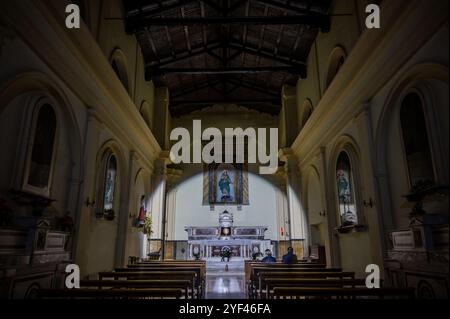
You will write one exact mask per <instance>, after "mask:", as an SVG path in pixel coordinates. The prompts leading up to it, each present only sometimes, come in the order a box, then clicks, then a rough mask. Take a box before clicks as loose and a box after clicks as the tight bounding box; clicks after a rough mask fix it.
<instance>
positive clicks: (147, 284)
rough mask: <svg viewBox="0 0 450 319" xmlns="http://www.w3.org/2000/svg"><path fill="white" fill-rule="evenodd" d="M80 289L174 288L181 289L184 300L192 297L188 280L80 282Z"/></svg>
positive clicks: (192, 293)
mask: <svg viewBox="0 0 450 319" xmlns="http://www.w3.org/2000/svg"><path fill="white" fill-rule="evenodd" d="M80 287H82V288H127V289H143V288H144V289H148V288H176V289H182V290H183V292H184V297H185V299H189V298H190V297H192V298H193V297H194V293H195V292H194V291H192V286H191V281H190V280H179V279H178V280H174V279H167V280H160V279H154V280H81V281H80Z"/></svg>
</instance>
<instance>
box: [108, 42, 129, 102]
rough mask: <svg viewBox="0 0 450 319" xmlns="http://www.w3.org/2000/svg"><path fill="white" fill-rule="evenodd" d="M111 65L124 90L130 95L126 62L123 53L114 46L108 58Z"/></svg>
mask: <svg viewBox="0 0 450 319" xmlns="http://www.w3.org/2000/svg"><path fill="white" fill-rule="evenodd" d="M109 62H110V63H111V67H112V69H113V70H114V72H115V73H116V75H117V77H118V78H119V80H120V82H121V83H122V85H123V87H124V88H125V90H126V91H127V92H128V94H129V95H130V96H131V92H132V88H131V81H130V78H129V73H128V63H127V58H126V55H125V53H124V52H123V51H122V50H121V49H120V48H115V49H114V50H113V52H112V53H111V57H110V59H109Z"/></svg>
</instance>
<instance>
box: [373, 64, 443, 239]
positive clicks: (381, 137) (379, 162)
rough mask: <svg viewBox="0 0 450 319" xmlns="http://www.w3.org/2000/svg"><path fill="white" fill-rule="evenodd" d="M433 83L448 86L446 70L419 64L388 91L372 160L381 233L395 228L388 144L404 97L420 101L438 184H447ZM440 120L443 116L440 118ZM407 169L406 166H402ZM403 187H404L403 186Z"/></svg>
mask: <svg viewBox="0 0 450 319" xmlns="http://www.w3.org/2000/svg"><path fill="white" fill-rule="evenodd" d="M432 81H438V82H439V83H443V84H445V85H446V86H447V87H448V67H447V66H444V65H440V64H434V63H420V64H416V65H414V66H412V67H410V68H409V69H407V70H406V71H405V72H403V74H402V75H401V77H400V79H399V80H398V81H397V84H396V85H394V86H393V87H392V88H391V90H390V91H389V93H388V95H387V98H386V100H385V103H384V105H383V108H382V110H381V113H380V117H379V120H378V123H377V125H376V131H375V161H374V169H375V173H376V176H377V183H378V185H377V186H378V193H379V197H380V203H381V207H380V209H381V211H382V212H383V216H382V223H383V229H384V231H385V232H386V231H388V230H390V229H394V228H395V227H396V226H397V222H396V218H395V216H394V214H391V213H390V212H392V211H394V210H393V209H394V200H395V198H394V197H393V194H392V187H391V178H390V176H389V159H388V154H389V152H388V145H389V134H390V133H391V131H390V127H391V126H392V125H393V121H394V120H397V119H399V116H398V117H397V116H396V115H399V112H400V107H401V104H402V102H403V99H404V97H405V96H406V95H407V94H409V93H411V92H415V93H418V94H419V96H420V97H421V98H422V100H423V103H424V105H425V106H426V107H424V109H423V111H424V114H425V120H426V125H427V129H428V134H429V135H430V136H429V140H430V147H431V152H432V156H433V161H434V165H435V169H436V170H437V171H438V172H440V173H439V174H437V175H438V176H440V181H446V180H447V181H448V165H447V164H446V163H448V145H447V146H445V145H441V144H444V143H441V139H440V135H441V134H442V132H444V131H445V128H443V127H442V125H441V124H440V123H439V120H438V119H439V118H440V116H439V114H438V110H437V104H438V101H437V100H436V94H435V92H434V88H433V84H432V83H431V82H432ZM447 92H448V89H447ZM441 117H442V116H441ZM399 124H400V123H397V122H396V123H395V129H396V130H398V132H400V125H399ZM404 168H406V166H404ZM405 187H406V186H405Z"/></svg>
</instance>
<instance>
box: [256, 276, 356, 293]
mask: <svg viewBox="0 0 450 319" xmlns="http://www.w3.org/2000/svg"><path fill="white" fill-rule="evenodd" d="M327 270H328V269H322V271H315V272H313V271H309V272H303V271H301V272H290V271H289V272H286V271H283V272H280V271H279V272H273V271H271V272H259V273H258V281H256V282H257V286H256V285H255V281H252V282H251V286H250V287H249V289H250V290H249V293H251V296H252V297H253V298H257V297H261V296H263V294H262V292H263V290H264V289H266V286H265V279H266V278H291V279H293V278H338V279H344V278H347V279H355V273H354V272H342V271H327Z"/></svg>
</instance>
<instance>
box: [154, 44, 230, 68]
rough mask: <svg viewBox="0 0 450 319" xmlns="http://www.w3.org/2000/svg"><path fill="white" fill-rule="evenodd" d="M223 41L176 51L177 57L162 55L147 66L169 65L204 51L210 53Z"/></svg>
mask: <svg viewBox="0 0 450 319" xmlns="http://www.w3.org/2000/svg"><path fill="white" fill-rule="evenodd" d="M221 45H222V44H221V43H219V42H214V43H210V44H208V45H207V46H203V45H201V46H199V47H197V48H193V49H192V50H191V51H182V52H176V53H175V57H172V56H170V57H160V58H159V60H160V62H156V61H152V62H148V63H146V66H147V67H161V66H165V65H169V64H172V63H175V62H180V61H183V60H186V59H190V58H192V57H195V56H198V55H202V54H204V53H207V54H210V53H211V52H212V51H213V50H216V49H218V48H220V47H221Z"/></svg>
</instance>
